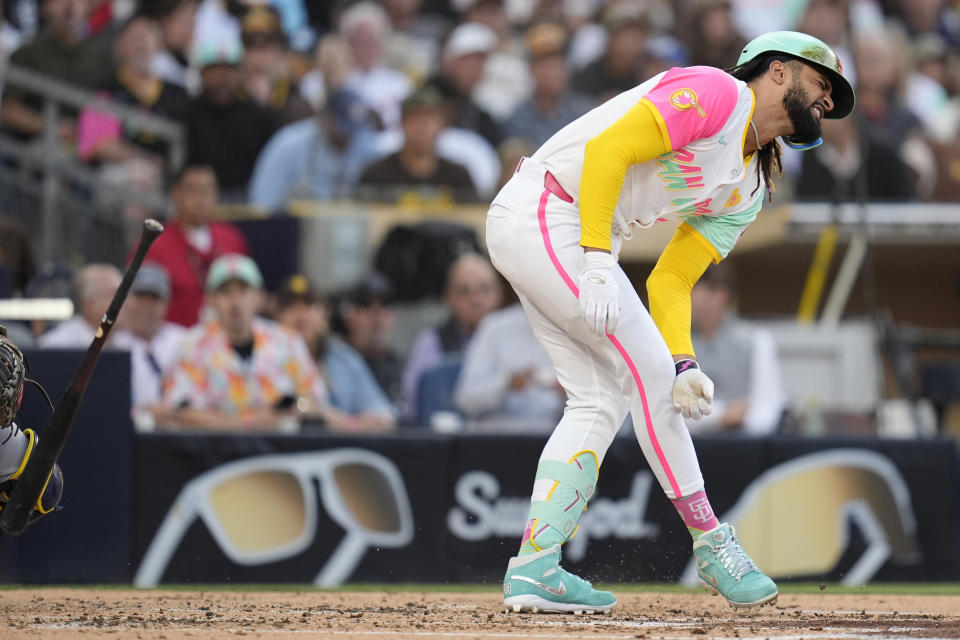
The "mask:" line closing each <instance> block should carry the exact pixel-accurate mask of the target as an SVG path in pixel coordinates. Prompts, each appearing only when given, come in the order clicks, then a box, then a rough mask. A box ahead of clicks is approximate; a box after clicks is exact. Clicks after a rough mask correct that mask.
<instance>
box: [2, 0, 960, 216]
mask: <svg viewBox="0 0 960 640" xmlns="http://www.w3.org/2000/svg"><path fill="white" fill-rule="evenodd" d="M3 18H4V21H3V25H2V29H0V56H4V57H9V62H10V63H12V64H16V65H19V66H22V67H24V68H27V69H30V70H34V71H38V72H41V73H43V74H46V75H48V76H50V77H52V78H55V79H57V80H60V81H62V82H65V83H68V84H70V85H73V86H76V87H80V88H84V89H88V90H92V91H95V92H97V93H98V94H99V95H100V96H101V97H104V98H106V99H108V100H113V101H116V102H117V103H121V104H124V105H129V106H134V107H137V108H140V109H143V110H146V111H149V112H151V113H153V114H156V115H160V116H163V117H165V118H169V119H170V120H173V121H175V122H179V123H181V124H183V125H184V127H185V131H186V134H187V143H188V147H187V148H188V153H189V155H190V157H191V158H192V160H193V161H195V162H198V163H203V164H208V165H210V166H211V167H213V169H214V171H215V173H216V176H217V179H218V181H219V185H220V190H221V197H222V199H223V200H224V201H225V202H251V203H254V204H256V205H258V206H261V207H263V208H265V209H266V210H268V211H271V212H277V211H283V210H284V209H285V207H286V205H287V204H288V203H289V202H291V201H292V200H300V199H317V200H326V199H343V198H357V197H372V198H375V199H386V200H393V199H394V198H397V197H401V196H402V193H403V191H404V189H415V190H417V191H421V192H422V191H424V190H425V189H426V190H427V191H430V192H431V193H446V194H447V195H449V196H450V197H452V198H453V199H454V200H457V201H463V200H466V201H470V200H477V199H479V200H481V201H483V200H488V199H489V198H490V197H491V196H492V195H493V192H494V191H495V189H496V187H497V184H498V183H499V182H502V178H501V176H502V174H504V173H509V171H510V170H511V169H512V167H511V166H508V165H509V163H510V162H511V161H512V160H513V158H514V156H515V153H513V151H514V150H516V149H518V148H520V149H524V150H526V151H527V152H529V151H530V150H533V149H536V147H537V146H539V145H540V144H542V143H543V142H544V141H545V140H546V139H547V138H549V137H550V136H551V135H552V134H553V133H554V132H555V131H557V130H558V129H559V128H561V127H563V126H564V125H566V124H567V123H569V122H570V121H572V120H573V119H575V118H576V117H578V116H579V115H581V114H583V113H584V112H586V111H587V110H589V109H591V108H592V107H594V106H596V105H597V104H599V103H600V102H602V101H604V100H606V99H607V98H609V97H610V96H612V95H614V94H616V93H617V92H620V91H623V90H626V89H629V88H630V87H633V86H635V85H636V84H638V83H639V82H641V81H642V80H644V79H646V78H648V77H650V76H652V75H654V74H656V73H658V72H660V71H663V70H666V69H668V68H670V67H671V66H683V65H696V64H708V65H715V66H721V67H726V66H731V65H732V64H733V63H734V62H735V60H736V58H737V55H738V52H739V50H740V49H741V48H742V46H743V44H744V43H745V42H747V40H749V39H750V38H751V37H754V36H756V35H757V34H758V33H759V32H760V31H767V30H770V29H775V28H797V29H800V30H803V31H806V32H808V33H811V34H812V35H815V36H817V37H819V38H821V39H822V40H824V41H826V42H827V43H828V44H830V45H831V46H833V47H834V48H835V50H837V51H838V52H840V55H841V57H842V58H843V60H844V68H845V72H846V73H847V74H848V75H849V76H850V77H851V78H852V79H853V80H854V83H855V85H856V88H857V96H858V98H857V100H858V111H857V113H856V116H855V118H854V119H852V120H851V121H850V122H849V123H847V124H838V125H837V126H830V127H826V128H825V136H824V137H825V140H826V144H824V145H823V147H822V148H820V149H818V150H816V151H814V152H813V153H811V154H807V155H804V156H801V155H800V154H797V153H793V152H787V153H786V163H787V164H788V165H789V166H791V167H792V168H793V169H796V170H795V171H792V172H790V174H791V175H792V176H793V177H794V178H795V179H796V181H797V182H796V193H797V196H798V197H800V198H803V199H815V200H833V199H838V198H839V199H862V198H868V199H887V200H902V199H906V198H918V199H921V200H945V199H950V198H952V197H953V195H952V194H954V193H955V192H956V191H957V188H956V183H957V178H956V176H955V173H956V172H951V171H949V170H943V167H944V166H945V165H950V164H951V163H952V162H953V159H954V157H955V156H956V155H957V152H956V150H955V148H956V146H957V145H956V144H954V143H955V140H956V138H957V133H958V129H960V126H958V124H960V97H958V91H960V55H958V48H957V45H958V44H960V16H958V12H957V10H956V7H955V6H954V5H952V4H951V3H949V2H947V1H946V0H925V1H924V2H909V1H907V0H803V1H801V2H792V1H791V2H787V1H785V0H776V1H773V2H765V3H756V2H751V1H748V0H684V1H679V2H665V1H664V0H612V1H610V2H599V1H598V0H563V1H561V0H542V1H540V2H519V1H517V0H404V1H401V0H339V1H336V2H320V3H315V2H306V1H305V0H286V1H283V2H280V1H278V0H229V1H227V0H156V1H153V2H145V1H137V0H7V1H6V2H4V3H3ZM61 116H62V117H61V120H60V125H59V136H60V139H61V140H62V141H63V144H64V145H65V147H66V148H67V149H69V150H72V151H73V152H75V153H77V154H78V157H80V158H82V159H84V160H85V161H87V162H89V163H91V164H94V165H96V166H98V167H103V166H110V165H114V164H118V163H119V164H131V165H132V168H129V169H128V170H127V171H128V173H134V174H135V175H137V176H142V175H143V173H144V172H145V171H147V169H145V168H144V165H145V164H146V165H147V166H151V167H152V171H154V172H156V173H160V172H161V171H162V168H163V164H162V162H161V160H162V159H163V158H164V156H165V154H166V153H167V152H168V151H169V149H167V148H166V147H167V145H166V144H165V142H164V141H163V140H161V139H158V138H157V137H155V136H153V135H152V134H151V132H150V131H148V130H128V129H129V128H128V127H123V126H121V125H120V123H119V121H117V120H116V119H115V118H112V117H110V116H108V115H106V114H104V113H97V112H96V111H95V110H84V111H81V112H76V111H75V110H72V109H70V108H65V109H64V110H63V111H62V113H61ZM2 119H3V124H2V126H3V130H4V131H5V132H7V133H9V134H12V135H15V136H17V137H19V138H20V139H22V140H29V139H31V138H34V137H37V136H39V134H40V133H41V131H42V130H43V126H44V124H43V115H42V100H41V98H40V96H37V95H34V94H31V93H30V92H28V91H25V90H23V89H22V88H19V87H17V86H15V85H11V86H6V87H3V102H2ZM942 159H945V160H946V162H944V161H942ZM938 160H941V161H939V162H938ZM880 166H882V167H883V168H884V175H883V176H882V177H881V176H878V175H877V171H876V167H880ZM162 182H163V181H162V180H161V179H156V178H155V179H153V180H147V181H144V183H145V184H149V185H150V186H151V188H154V189H160V188H161V187H160V185H161V184H162ZM788 186H793V185H789V184H788Z"/></svg>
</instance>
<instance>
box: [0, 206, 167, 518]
mask: <svg viewBox="0 0 960 640" xmlns="http://www.w3.org/2000/svg"><path fill="white" fill-rule="evenodd" d="M162 232H163V225H162V224H160V223H159V222H157V221H156V220H152V219H151V220H145V221H144V223H143V233H142V234H141V235H140V244H139V245H138V246H137V251H136V253H134V254H133V260H131V261H130V265H129V266H128V267H127V270H126V272H125V273H124V274H123V280H121V281H120V286H119V287H117V291H116V293H114V294H113V300H112V301H111V302H110V306H109V307H108V308H107V312H106V313H105V314H103V319H102V320H101V321H100V328H99V329H97V333H96V336H95V337H94V338H93V342H91V343H90V346H89V347H88V348H87V352H86V354H84V356H83V361H82V362H81V363H80V366H79V368H77V372H76V373H75V374H74V376H73V380H72V381H71V382H70V386H68V387H67V390H66V391H65V392H64V393H63V397H62V398H61V399H60V402H59V403H58V404H57V406H56V408H55V409H54V411H53V413H52V414H51V415H50V421H49V422H48V423H47V428H46V429H45V430H44V431H43V437H41V438H40V441H39V442H38V443H37V445H36V448H35V449H34V451H33V453H32V454H31V455H30V460H29V461H28V462H27V467H26V469H24V470H23V475H22V476H21V477H20V479H19V480H18V481H17V484H16V486H14V488H13V492H12V493H11V495H10V501H9V502H8V503H7V506H6V507H4V508H3V511H0V530H2V531H3V533H8V534H14V535H16V534H20V533H22V532H23V530H24V529H25V528H26V526H27V520H28V519H29V518H30V514H31V513H32V512H33V507H34V505H36V504H37V500H39V499H40V496H41V494H42V493H43V490H44V488H45V486H46V484H47V478H48V477H49V476H50V472H51V470H53V465H54V463H56V461H57V459H58V458H59V457H60V452H61V451H63V445H64V443H65V442H66V441H67V436H69V435H70V428H71V427H72V426H73V418H74V416H76V415H77V409H78V408H79V406H80V401H81V400H82V399H83V393H84V391H86V389H87V383H88V382H90V376H91V375H92V374H93V369H94V367H96V366H97V360H98V359H99V358H100V351H101V349H103V344H104V342H106V340H107V337H108V336H109V335H110V329H112V328H113V324H114V322H116V320H117V314H119V313H120V307H122V306H123V302H124V300H126V298H127V292H129V291H130V285H131V284H133V279H134V277H135V276H136V275H137V271H139V270H140V265H141V264H143V259H144V257H145V256H146V255H147V251H148V250H149V249H150V245H151V244H153V241H154V240H156V239H157V236H159V235H160V234H161V233H162Z"/></svg>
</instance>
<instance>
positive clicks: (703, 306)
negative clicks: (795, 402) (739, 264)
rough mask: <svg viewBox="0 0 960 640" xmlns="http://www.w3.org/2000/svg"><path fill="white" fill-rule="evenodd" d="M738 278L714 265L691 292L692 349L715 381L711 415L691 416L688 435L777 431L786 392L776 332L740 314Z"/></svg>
mask: <svg viewBox="0 0 960 640" xmlns="http://www.w3.org/2000/svg"><path fill="white" fill-rule="evenodd" d="M736 292H737V289H736V279H735V277H734V273H733V271H732V270H731V269H730V268H729V265H728V264H727V263H725V262H721V263H719V264H713V265H710V266H709V267H707V270H706V271H705V272H704V274H703V275H702V276H701V277H700V280H698V281H697V283H696V284H695V285H693V290H692V292H691V294H690V302H691V310H692V313H691V323H692V327H693V332H692V333H691V336H690V337H691V338H692V339H693V348H694V349H695V350H696V352H697V360H698V361H699V363H700V364H701V366H703V367H704V368H705V369H706V370H708V371H710V373H711V377H712V379H713V382H714V385H715V389H714V394H715V395H714V400H713V413H711V414H710V415H707V416H703V417H702V418H700V420H687V428H688V429H689V430H690V433H693V434H699V433H731V434H732V433H743V434H745V435H753V436H762V435H767V434H771V433H774V432H775V431H776V429H777V426H778V425H779V423H780V417H781V415H782V414H783V410H784V407H785V406H786V401H787V394H786V391H785V390H784V388H783V376H782V375H781V373H780V363H779V361H778V360H777V347H776V344H775V342H774V339H773V335H772V334H771V333H770V332H769V331H767V330H766V329H764V328H762V327H759V326H757V325H754V324H751V323H749V322H746V321H744V320H743V319H742V318H740V317H739V316H738V315H737V313H736V310H735V303H736Z"/></svg>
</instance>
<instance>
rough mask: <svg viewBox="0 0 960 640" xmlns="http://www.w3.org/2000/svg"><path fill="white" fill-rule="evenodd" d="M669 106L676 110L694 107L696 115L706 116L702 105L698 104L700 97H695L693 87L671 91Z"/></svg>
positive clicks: (695, 93) (686, 109)
mask: <svg viewBox="0 0 960 640" xmlns="http://www.w3.org/2000/svg"><path fill="white" fill-rule="evenodd" d="M670 106H671V107H673V108H674V109H676V110H677V111H688V110H690V109H696V110H697V115H699V116H700V117H701V118H706V117H707V114H706V112H705V111H704V110H703V107H701V106H700V99H699V98H698V97H697V92H696V91H694V90H693V89H677V90H676V91H674V92H673V93H671V94H670Z"/></svg>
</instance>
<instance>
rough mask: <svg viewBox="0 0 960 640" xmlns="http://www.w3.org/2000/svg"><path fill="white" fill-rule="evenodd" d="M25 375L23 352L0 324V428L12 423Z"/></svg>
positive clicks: (21, 393) (20, 396)
mask: <svg viewBox="0 0 960 640" xmlns="http://www.w3.org/2000/svg"><path fill="white" fill-rule="evenodd" d="M26 377H27V365H26V362H24V359H23V353H22V352H21V351H20V349H19V348H18V347H17V345H15V344H13V341H12V340H10V339H9V338H8V337H7V329H6V327H4V326H2V325H0V429H3V428H6V427H9V426H10V425H11V424H13V420H14V418H15V417H16V415H17V411H18V410H19V409H20V402H21V401H22V400H23V383H24V381H25V380H26Z"/></svg>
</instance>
